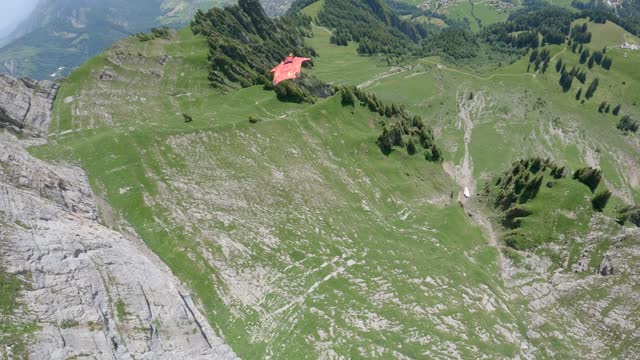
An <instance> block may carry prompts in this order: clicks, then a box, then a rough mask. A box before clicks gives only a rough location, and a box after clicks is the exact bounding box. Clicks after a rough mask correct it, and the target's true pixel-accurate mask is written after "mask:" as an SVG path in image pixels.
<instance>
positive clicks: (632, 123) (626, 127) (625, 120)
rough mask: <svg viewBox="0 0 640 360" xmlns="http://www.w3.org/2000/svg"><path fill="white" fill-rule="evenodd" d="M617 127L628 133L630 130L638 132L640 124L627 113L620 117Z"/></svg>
mask: <svg viewBox="0 0 640 360" xmlns="http://www.w3.org/2000/svg"><path fill="white" fill-rule="evenodd" d="M616 127H617V128H618V130H620V131H622V132H623V133H625V134H627V133H629V132H633V133H635V132H638V128H639V127H640V124H639V123H638V121H637V120H633V119H632V118H631V116H629V115H625V116H623V117H622V118H621V119H620V121H619V122H618V125H616Z"/></svg>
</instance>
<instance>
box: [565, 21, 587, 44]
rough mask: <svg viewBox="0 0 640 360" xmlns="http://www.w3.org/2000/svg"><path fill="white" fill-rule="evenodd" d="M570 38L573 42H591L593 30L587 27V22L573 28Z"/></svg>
mask: <svg viewBox="0 0 640 360" xmlns="http://www.w3.org/2000/svg"><path fill="white" fill-rule="evenodd" d="M569 39H570V41H571V42H572V43H574V44H575V43H578V44H588V43H590V42H591V32H590V31H588V29H587V23H584V24H582V25H576V26H574V27H573V28H571V32H570V33H569Z"/></svg>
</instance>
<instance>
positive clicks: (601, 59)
mask: <svg viewBox="0 0 640 360" xmlns="http://www.w3.org/2000/svg"><path fill="white" fill-rule="evenodd" d="M606 52H607V48H604V49H602V51H594V52H593V53H592V54H591V56H589V60H588V61H586V62H587V66H588V67H589V69H592V68H593V65H594V64H598V65H600V66H602V67H603V68H604V69H606V70H609V69H611V65H613V60H611V58H610V57H608V56H605V55H604V54H605V53H606ZM587 56H588V55H587ZM580 60H581V63H584V62H582V55H581V57H580Z"/></svg>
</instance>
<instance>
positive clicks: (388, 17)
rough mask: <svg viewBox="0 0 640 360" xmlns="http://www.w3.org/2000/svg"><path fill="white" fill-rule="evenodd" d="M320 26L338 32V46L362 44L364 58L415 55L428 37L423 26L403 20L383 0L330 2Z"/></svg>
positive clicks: (321, 17) (327, 2) (326, 4)
mask: <svg viewBox="0 0 640 360" xmlns="http://www.w3.org/2000/svg"><path fill="white" fill-rule="evenodd" d="M318 22H319V23H320V24H321V25H323V26H326V27H328V28H330V29H334V35H333V36H332V39H331V40H332V42H333V43H334V44H337V45H346V44H347V43H348V42H349V41H355V42H358V43H359V46H358V53H360V54H363V55H372V54H378V53H383V54H394V55H402V54H410V53H415V52H416V51H417V49H418V47H417V44H418V42H420V40H422V39H423V38H424V37H425V36H426V35H427V30H426V28H425V27H424V26H423V25H421V24H418V23H414V22H411V21H406V20H403V19H401V18H400V17H399V16H398V15H397V14H396V13H394V12H393V11H392V10H391V9H390V8H389V6H388V5H387V4H386V3H384V1H382V0H362V1H344V0H326V1H325V5H324V7H323V9H322V10H321V11H320V13H319V14H318Z"/></svg>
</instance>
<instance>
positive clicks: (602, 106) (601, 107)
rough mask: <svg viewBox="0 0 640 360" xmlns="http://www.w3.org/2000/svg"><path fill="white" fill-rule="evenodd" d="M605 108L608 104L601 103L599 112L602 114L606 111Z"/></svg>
mask: <svg viewBox="0 0 640 360" xmlns="http://www.w3.org/2000/svg"><path fill="white" fill-rule="evenodd" d="M605 106H607V102H606V101H603V102H601V103H600V106H598V112H599V113H602V112H603V111H604V108H605Z"/></svg>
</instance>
